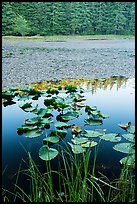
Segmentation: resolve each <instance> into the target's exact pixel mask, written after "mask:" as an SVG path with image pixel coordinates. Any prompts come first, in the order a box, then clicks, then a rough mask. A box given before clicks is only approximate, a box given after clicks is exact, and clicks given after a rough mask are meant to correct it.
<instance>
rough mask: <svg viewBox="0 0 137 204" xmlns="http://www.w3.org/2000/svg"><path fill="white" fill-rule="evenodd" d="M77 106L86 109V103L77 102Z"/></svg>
mask: <svg viewBox="0 0 137 204" xmlns="http://www.w3.org/2000/svg"><path fill="white" fill-rule="evenodd" d="M75 105H76V106H78V107H84V106H85V104H84V103H80V102H76V103H75Z"/></svg>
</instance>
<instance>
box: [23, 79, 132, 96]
mask: <svg viewBox="0 0 137 204" xmlns="http://www.w3.org/2000/svg"><path fill="white" fill-rule="evenodd" d="M127 81H128V78H125V77H122V76H119V77H116V76H111V77H108V78H106V79H92V80H87V79H66V78H64V79H62V80H56V81H52V80H51V81H47V80H45V81H41V82H33V83H30V84H27V85H31V86H32V87H33V88H35V89H37V90H43V89H48V88H57V87H58V86H62V87H64V86H67V85H72V86H77V87H82V88H86V89H89V90H91V91H92V94H93V93H95V92H96V91H97V89H104V90H105V89H108V88H109V89H110V90H111V89H112V88H113V86H114V85H116V86H117V90H118V89H119V88H120V87H121V86H122V85H123V84H125V85H126V83H127Z"/></svg>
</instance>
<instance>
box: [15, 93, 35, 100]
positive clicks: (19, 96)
mask: <svg viewBox="0 0 137 204" xmlns="http://www.w3.org/2000/svg"><path fill="white" fill-rule="evenodd" d="M16 98H17V100H19V101H25V100H28V99H31V98H32V96H30V95H27V94H18V95H17V96H16Z"/></svg>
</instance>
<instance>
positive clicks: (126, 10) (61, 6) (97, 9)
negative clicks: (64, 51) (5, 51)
mask: <svg viewBox="0 0 137 204" xmlns="http://www.w3.org/2000/svg"><path fill="white" fill-rule="evenodd" d="M134 32H135V3H134V2H3V3H2V34H3V35H36V34H40V35H54V34H62V35H69V34H81V35H87V34H134Z"/></svg>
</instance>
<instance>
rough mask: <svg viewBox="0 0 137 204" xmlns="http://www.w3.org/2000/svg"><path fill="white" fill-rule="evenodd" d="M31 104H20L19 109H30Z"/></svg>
mask: <svg viewBox="0 0 137 204" xmlns="http://www.w3.org/2000/svg"><path fill="white" fill-rule="evenodd" d="M31 104H32V102H29V103H28V102H27V103H23V104H20V105H19V107H20V108H22V109H26V108H30V107H32V106H31Z"/></svg>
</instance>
